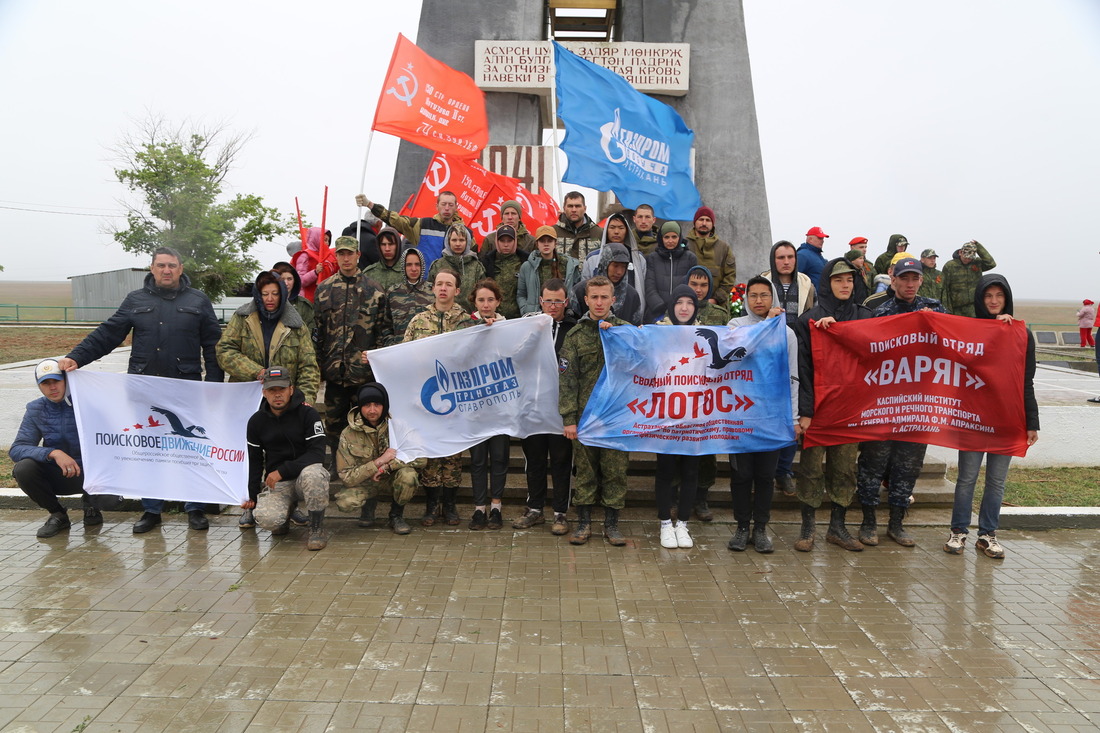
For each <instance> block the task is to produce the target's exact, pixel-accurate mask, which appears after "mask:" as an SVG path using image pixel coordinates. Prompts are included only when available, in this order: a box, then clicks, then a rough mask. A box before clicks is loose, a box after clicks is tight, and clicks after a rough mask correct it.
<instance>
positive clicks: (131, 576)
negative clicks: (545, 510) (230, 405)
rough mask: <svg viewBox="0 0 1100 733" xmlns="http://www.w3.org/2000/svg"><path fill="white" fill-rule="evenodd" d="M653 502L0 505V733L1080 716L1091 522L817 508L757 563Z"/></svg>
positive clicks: (1095, 628) (1095, 575)
mask: <svg viewBox="0 0 1100 733" xmlns="http://www.w3.org/2000/svg"><path fill="white" fill-rule="evenodd" d="M506 509H507V510H508V511H506V513H505V516H506V517H507V518H510V517H512V516H514V515H515V511H516V509H515V507H514V506H510V507H506ZM652 511H653V510H652V509H634V510H630V511H628V512H626V520H627V521H625V522H623V527H624V529H625V530H626V532H627V534H628V536H629V537H631V543H630V544H629V546H627V547H625V548H612V547H609V546H607V545H606V544H605V543H604V542H602V541H600V540H598V539H596V538H594V539H593V540H592V541H591V542H590V543H589V545H587V546H583V547H573V546H571V545H569V544H568V543H567V542H566V541H565V540H564V539H563V538H556V537H552V536H551V535H550V533H549V531H548V530H547V527H546V526H542V527H538V528H536V529H533V530H527V531H513V530H510V529H505V530H502V531H497V532H489V531H484V532H470V531H468V530H466V529H464V528H463V529H457V528H440V527H433V528H431V529H424V528H421V527H420V526H419V525H417V526H415V528H414V531H413V534H411V535H409V536H407V537H396V536H394V535H392V534H391V533H389V532H388V531H385V530H361V529H358V528H356V527H355V525H354V522H352V521H351V520H348V519H343V518H339V519H336V520H329V525H330V527H331V528H332V533H333V536H332V539H331V542H330V544H329V547H328V548H327V549H325V550H323V551H321V552H312V553H311V552H307V551H306V550H305V546H304V539H303V534H302V533H301V530H293V531H292V532H291V534H290V535H288V536H286V537H283V538H272V537H271V536H270V535H269V534H268V533H267V532H263V531H257V530H250V531H243V532H242V531H240V530H239V529H237V527H236V518H235V517H232V516H219V517H212V525H213V526H212V527H211V529H210V530H209V532H206V533H200V532H191V531H189V530H187V528H186V524H185V522H184V520H183V518H181V517H180V516H179V515H176V516H173V517H166V520H167V521H166V523H165V525H164V526H163V527H162V528H161V529H160V530H157V531H154V532H151V533H150V534H148V535H142V536H134V535H133V534H132V533H131V530H130V523H131V522H132V521H133V519H134V518H135V517H136V515H130V514H120V513H109V514H108V515H107V523H106V524H105V525H104V526H103V527H101V528H98V529H95V528H93V529H91V530H88V531H85V530H84V528H83V527H82V526H81V525H80V524H79V523H77V524H76V525H75V526H74V527H73V528H72V529H71V530H70V531H68V532H65V533H62V534H61V535H59V536H57V537H54V538H52V539H49V540H38V539H36V538H35V536H34V533H35V530H36V529H37V528H38V526H39V525H40V524H41V522H42V520H43V516H42V515H41V514H40V513H38V512H33V511H18V510H9V511H0V566H2V567H3V573H2V574H0V609H2V610H0V729H2V730H5V731H7V730H11V731H16V730H27V731H30V730H33V731H65V732H66V733H68V732H70V731H74V730H84V729H85V728H81V727H80V726H82V725H85V724H86V730H87V731H92V732H94V731H139V730H140V731H143V732H147V731H161V730H172V731H244V730H265V731H284V730H285V731H324V730H334V731H343V730H349V731H350V730H393V731H400V730H415V731H427V730H436V731H485V730H517V731H564V730H569V731H589V730H600V731H665V730H676V731H720V730H730V731H733V730H771V731H786V730H791V731H810V730H813V731H816V730H895V731H952V730H953V731H973V730H979V729H980V730H983V731H985V730H1027V731H1036V730H1059V731H1062V730H1064V731H1078V730H1080V731H1086V730H1088V731H1092V730H1096V729H1097V727H1098V724H1100V681H1098V679H1100V569H1098V564H1100V563H1098V561H1100V534H1097V532H1096V531H1095V530H1059V531H1049V532H1034V533H1030V532H1023V531H1011V532H1001V533H1000V538H1001V539H1002V541H1003V542H1004V544H1005V546H1006V548H1007V550H1008V557H1007V559H1005V560H1003V561H996V560H991V559H988V558H986V557H984V556H981V555H978V554H976V553H975V551H974V550H973V548H971V547H968V548H967V551H966V552H965V553H964V554H963V555H961V556H952V555H947V554H945V553H944V552H943V551H942V549H941V547H942V544H943V542H944V540H945V539H946V532H945V531H944V530H943V529H942V528H940V527H939V526H918V527H915V529H914V530H913V532H914V534H915V536H916V538H917V541H918V545H917V547H916V548H914V549H904V548H901V547H899V546H897V545H895V544H894V543H892V542H891V541H889V540H885V538H884V544H882V545H880V546H879V547H877V548H870V549H867V550H866V551H864V552H862V553H851V552H845V551H843V550H841V549H840V548H837V547H835V546H832V545H827V544H825V543H824V542H823V541H822V540H823V537H822V533H823V531H824V527H823V526H821V525H819V530H820V531H819V534H818V540H819V542H818V545H817V547H816V548H815V549H814V551H813V552H812V553H808V554H803V553H796V552H794V551H793V550H792V549H791V543H792V542H793V541H794V539H795V537H796V535H797V526H796V525H795V524H794V523H793V521H786V520H793V519H794V514H793V513H786V514H783V516H782V517H781V519H783V520H785V521H782V522H778V523H776V524H775V525H774V530H775V531H774V535H775V540H776V552H775V553H774V554H772V555H760V554H758V553H756V552H754V551H753V550H752V549H751V547H750V549H749V551H748V552H745V553H731V552H729V551H728V550H727V549H726V541H727V539H728V538H729V534H730V525H729V524H728V522H717V523H714V524H711V525H703V524H701V523H693V524H692V527H693V534H694V536H695V538H696V541H697V546H696V547H695V548H693V549H691V550H663V549H661V548H660V546H659V544H658V541H657V536H656V535H657V522H656V521H655V520H653V519H651V516H652ZM409 513H410V514H412V513H413V512H412V511H410V512H409ZM727 513H728V510H723V511H721V512H720V514H722V515H724V514H727ZM73 516H74V518H76V517H78V516H79V512H76V513H74V515H73ZM723 518H724V519H728V517H723ZM506 526H507V525H506ZM596 528H597V530H598V529H599V526H598V525H597V527H596ZM971 536H972V537H973V535H971Z"/></svg>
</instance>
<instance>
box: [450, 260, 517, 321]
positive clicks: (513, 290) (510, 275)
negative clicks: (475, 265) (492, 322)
mask: <svg viewBox="0 0 1100 733" xmlns="http://www.w3.org/2000/svg"><path fill="white" fill-rule="evenodd" d="M530 256H531V255H530V253H529V252H524V251H523V250H520V249H517V250H516V252H515V254H512V255H508V256H507V257H504V256H502V255H501V254H500V252H497V251H496V250H494V251H492V252H490V253H489V254H488V255H487V256H485V257H483V258H482V260H481V263H482V264H483V265H484V266H485V277H491V278H493V279H494V280H496V283H497V286H498V287H499V288H500V293H501V295H503V296H504V297H503V298H502V299H501V301H500V305H499V306H498V307H497V310H498V311H499V312H500V314H501V315H502V316H504V317H505V318H519V316H520V312H519V300H518V298H517V293H518V291H519V271H520V268H521V267H522V266H523V263H524V262H526V261H527V258H528V257H530ZM470 286H471V287H473V283H470ZM465 292H466V293H469V292H471V290H470V288H466V289H465Z"/></svg>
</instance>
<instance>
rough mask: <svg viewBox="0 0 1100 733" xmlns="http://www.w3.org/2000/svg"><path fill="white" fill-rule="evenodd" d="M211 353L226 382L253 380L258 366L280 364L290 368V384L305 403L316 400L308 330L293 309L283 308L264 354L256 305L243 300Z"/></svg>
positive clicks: (314, 366) (317, 382)
mask: <svg viewBox="0 0 1100 733" xmlns="http://www.w3.org/2000/svg"><path fill="white" fill-rule="evenodd" d="M215 353H216V354H217V355H218V365H219V366H220V367H221V368H222V370H223V371H224V372H225V373H226V374H228V375H229V381H230V382H254V381H255V380H256V377H257V376H258V375H259V373H260V370H261V369H264V368H266V367H269V366H283V367H286V368H287V369H288V370H289V371H290V381H291V383H292V384H293V385H294V386H295V387H297V388H298V389H299V390H301V392H302V394H303V395H304V396H305V399H306V402H311V403H312V402H313V401H315V400H316V399H317V388H318V387H320V386H321V378H320V374H319V373H318V371H317V356H316V355H315V354H314V353H313V341H312V339H311V336H310V332H309V329H307V328H306V327H305V325H304V324H303V323H302V317H301V316H299V315H298V311H297V310H295V309H294V308H285V309H284V310H283V315H282V317H281V318H280V319H279V322H278V323H277V324H275V332H274V333H273V334H271V344H270V346H269V347H268V350H267V353H264V334H263V330H262V329H261V327H260V315H259V314H258V313H257V312H256V304H255V303H245V304H244V305H242V306H241V307H240V308H238V309H237V311H236V312H235V313H234V314H233V317H232V318H230V319H229V323H228V324H227V325H226V327H225V331H223V332H222V337H221V339H219V340H218V345H217V347H216V349H215Z"/></svg>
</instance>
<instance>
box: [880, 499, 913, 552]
mask: <svg viewBox="0 0 1100 733" xmlns="http://www.w3.org/2000/svg"><path fill="white" fill-rule="evenodd" d="M903 519H905V507H903V506H892V507H890V523H889V524H888V525H886V536H887V537H889V538H890V539H892V540H893V541H894V542H897V543H898V544H899V545H901V546H902V547H912V546H913V545H915V544H917V541H916V540H914V539H913V538H912V537H910V536H909V534H908V533H907V532H906V531H905V528H904V527H902V526H901V520H903Z"/></svg>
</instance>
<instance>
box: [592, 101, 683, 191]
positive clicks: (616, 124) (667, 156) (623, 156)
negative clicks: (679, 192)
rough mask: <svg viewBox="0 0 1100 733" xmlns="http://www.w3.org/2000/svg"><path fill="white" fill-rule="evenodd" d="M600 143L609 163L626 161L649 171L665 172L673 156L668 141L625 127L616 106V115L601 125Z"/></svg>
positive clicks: (661, 174)
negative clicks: (625, 128)
mask: <svg viewBox="0 0 1100 733" xmlns="http://www.w3.org/2000/svg"><path fill="white" fill-rule="evenodd" d="M600 147H601V148H602V149H603V154H604V155H606V156H607V159H608V160H609V161H611V162H612V163H623V162H628V163H629V164H632V165H634V166H637V167H638V168H639V169H641V171H644V172H645V173H648V174H650V175H654V176H662V177H663V176H667V175H668V165H669V161H670V160H671V157H672V150H671V148H669V146H668V143H666V142H664V141H663V140H654V139H653V138H649V137H646V136H645V135H642V134H641V133H638V132H633V131H631V130H624V129H623V125H622V121H621V120H620V112H619V108H618V107H616V108H615V119H614V120H612V121H611V122H608V123H605V124H603V125H600Z"/></svg>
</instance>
